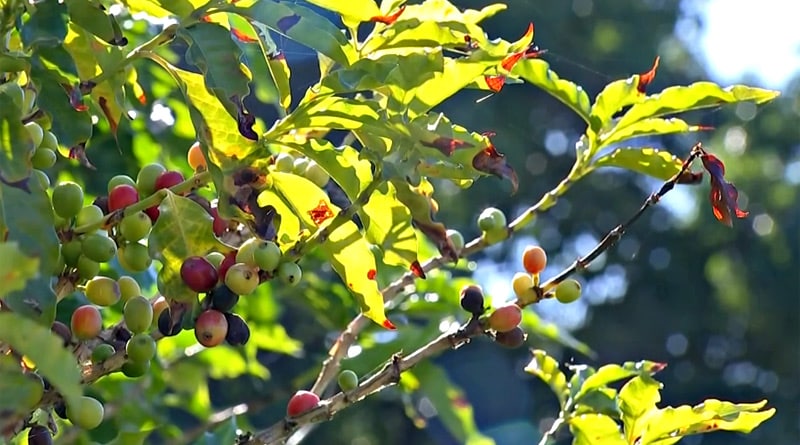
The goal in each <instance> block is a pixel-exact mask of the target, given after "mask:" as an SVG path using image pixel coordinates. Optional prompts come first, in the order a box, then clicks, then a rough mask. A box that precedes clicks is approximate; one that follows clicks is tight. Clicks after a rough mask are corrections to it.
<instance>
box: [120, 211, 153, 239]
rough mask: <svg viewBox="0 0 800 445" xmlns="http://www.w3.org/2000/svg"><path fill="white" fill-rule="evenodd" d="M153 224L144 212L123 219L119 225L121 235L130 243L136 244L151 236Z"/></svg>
mask: <svg viewBox="0 0 800 445" xmlns="http://www.w3.org/2000/svg"><path fill="white" fill-rule="evenodd" d="M152 228H153V222H152V221H150V217H149V216H147V214H146V213H144V212H136V213H134V214H133V215H128V216H126V217H124V218H122V221H120V223H119V233H120V235H122V237H123V238H125V239H126V240H128V241H131V242H136V241H139V240H140V239H142V238H144V237H146V236H147V235H149V234H150V229H152Z"/></svg>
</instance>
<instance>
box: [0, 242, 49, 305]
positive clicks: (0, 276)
mask: <svg viewBox="0 0 800 445" xmlns="http://www.w3.org/2000/svg"><path fill="white" fill-rule="evenodd" d="M38 275H39V259H38V258H31V257H29V256H27V255H25V254H24V253H23V252H22V251H21V250H20V248H19V244H18V243H16V242H10V243H3V244H0V298H3V297H5V296H6V295H8V294H9V293H10V292H14V291H19V290H22V289H25V285H26V284H27V282H28V280H30V279H32V278H35V277H37V276H38Z"/></svg>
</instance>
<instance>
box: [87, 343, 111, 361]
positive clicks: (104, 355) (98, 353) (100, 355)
mask: <svg viewBox="0 0 800 445" xmlns="http://www.w3.org/2000/svg"><path fill="white" fill-rule="evenodd" d="M116 352H117V350H116V349H114V347H113V346H111V345H109V344H108V343H101V344H99V345H97V347H95V348H94V350H93V351H92V363H95V364H97V363H102V362H104V361H106V360H108V359H109V357H111V356H112V355H114V354H116Z"/></svg>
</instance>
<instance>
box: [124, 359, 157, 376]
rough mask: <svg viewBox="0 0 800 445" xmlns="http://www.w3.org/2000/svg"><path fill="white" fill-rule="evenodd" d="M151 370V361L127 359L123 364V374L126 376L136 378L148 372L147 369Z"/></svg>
mask: <svg viewBox="0 0 800 445" xmlns="http://www.w3.org/2000/svg"><path fill="white" fill-rule="evenodd" d="M149 370H150V361H149V360H147V361H143V362H134V361H130V360H129V361H127V362H125V363H124V364H123V365H122V369H120V371H122V374H123V375H124V376H125V377H128V378H130V379H136V378H139V377H142V376H143V375H145V374H147V371H149Z"/></svg>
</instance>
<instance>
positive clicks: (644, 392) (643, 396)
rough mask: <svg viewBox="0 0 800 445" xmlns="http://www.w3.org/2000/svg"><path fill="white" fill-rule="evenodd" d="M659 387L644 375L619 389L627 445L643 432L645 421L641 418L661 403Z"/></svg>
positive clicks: (656, 382) (657, 383) (659, 385)
mask: <svg viewBox="0 0 800 445" xmlns="http://www.w3.org/2000/svg"><path fill="white" fill-rule="evenodd" d="M661 387H662V385H661V383H659V382H658V381H656V380H654V379H653V378H652V377H650V376H649V375H647V374H644V375H639V376H636V377H634V378H632V379H630V380H629V381H628V383H626V384H625V385H624V386H623V387H622V389H620V391H619V399H618V401H619V409H620V413H621V414H622V416H621V417H622V422H623V424H624V425H625V437H626V438H627V440H628V443H633V442H634V440H635V439H636V438H637V437H639V436H641V435H642V432H643V431H644V430H645V428H646V426H647V420H646V419H645V418H643V416H645V414H646V413H647V412H648V411H651V410H654V409H656V404H657V403H658V402H660V401H661V394H660V390H661Z"/></svg>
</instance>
